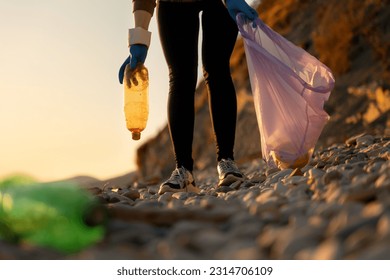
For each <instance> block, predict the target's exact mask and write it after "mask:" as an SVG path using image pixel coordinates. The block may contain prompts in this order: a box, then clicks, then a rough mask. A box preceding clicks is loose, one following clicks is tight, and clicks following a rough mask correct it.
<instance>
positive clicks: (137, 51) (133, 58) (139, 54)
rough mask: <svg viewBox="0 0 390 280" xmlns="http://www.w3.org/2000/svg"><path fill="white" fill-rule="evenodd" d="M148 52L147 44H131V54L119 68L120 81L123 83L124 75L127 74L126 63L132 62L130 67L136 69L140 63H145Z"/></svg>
mask: <svg viewBox="0 0 390 280" xmlns="http://www.w3.org/2000/svg"><path fill="white" fill-rule="evenodd" d="M147 54H148V47H147V46H145V45H141V44H137V45H131V46H130V56H129V57H128V58H126V60H125V62H123V64H122V66H121V68H120V69H119V75H118V78H119V83H121V84H122V83H123V77H124V75H125V68H126V65H128V64H130V69H134V68H135V67H136V66H137V64H138V63H141V64H144V63H145V59H146V56H147Z"/></svg>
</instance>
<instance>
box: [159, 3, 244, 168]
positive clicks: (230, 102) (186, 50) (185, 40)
mask: <svg viewBox="0 0 390 280" xmlns="http://www.w3.org/2000/svg"><path fill="white" fill-rule="evenodd" d="M201 11H202V33H203V38H202V64H203V76H204V78H205V82H206V85H207V89H208V93H209V106H210V112H211V120H212V124H213V128H214V133H215V139H216V146H217V159H218V160H220V159H222V158H231V159H233V148H234V138H235V131H236V117H237V100H236V93H235V89H234V85H233V81H232V78H231V75H230V66H229V61H230V56H231V53H232V51H233V48H234V45H235V42H236V39H237V34H238V28H237V25H236V24H235V22H234V21H233V20H232V18H231V17H230V15H229V13H228V12H227V9H226V8H225V7H224V5H223V4H222V1H221V0H204V1H198V2H193V3H178V2H164V1H160V2H159V4H158V6H157V20H158V27H159V36H160V40H161V44H162V47H163V51H164V55H165V59H166V61H167V64H168V69H169V96H168V127H169V131H170V135H171V139H172V143H173V149H174V154H175V160H176V165H177V167H181V166H184V167H185V168H187V169H188V170H192V169H193V159H192V140H193V131H194V120H195V108H194V99H195V89H196V83H197V66H198V35H199V26H200V23H199V13H200V12H201Z"/></svg>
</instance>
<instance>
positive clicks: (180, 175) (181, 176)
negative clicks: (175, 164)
mask: <svg viewBox="0 0 390 280" xmlns="http://www.w3.org/2000/svg"><path fill="white" fill-rule="evenodd" d="M172 177H173V179H175V180H179V181H185V180H186V170H185V169H184V168H176V169H175V170H174V171H173V173H172Z"/></svg>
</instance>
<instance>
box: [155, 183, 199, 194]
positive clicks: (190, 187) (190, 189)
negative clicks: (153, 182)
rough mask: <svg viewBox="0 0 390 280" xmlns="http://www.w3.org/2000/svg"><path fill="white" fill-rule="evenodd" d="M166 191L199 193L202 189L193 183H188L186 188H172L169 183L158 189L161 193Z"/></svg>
mask: <svg viewBox="0 0 390 280" xmlns="http://www.w3.org/2000/svg"><path fill="white" fill-rule="evenodd" d="M166 192H173V193H177V192H193V193H199V192H200V189H199V188H198V187H196V186H195V185H193V184H191V185H187V186H186V187H185V188H182V189H174V188H171V187H170V186H168V185H163V186H161V187H160V189H159V191H158V194H159V195H161V194H164V193H166Z"/></svg>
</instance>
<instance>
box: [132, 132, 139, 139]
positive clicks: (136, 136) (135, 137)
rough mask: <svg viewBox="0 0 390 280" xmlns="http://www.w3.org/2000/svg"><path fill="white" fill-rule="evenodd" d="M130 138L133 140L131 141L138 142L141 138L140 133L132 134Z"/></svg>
mask: <svg viewBox="0 0 390 280" xmlns="http://www.w3.org/2000/svg"><path fill="white" fill-rule="evenodd" d="M131 138H133V140H139V139H140V138H141V132H132V133H131Z"/></svg>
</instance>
